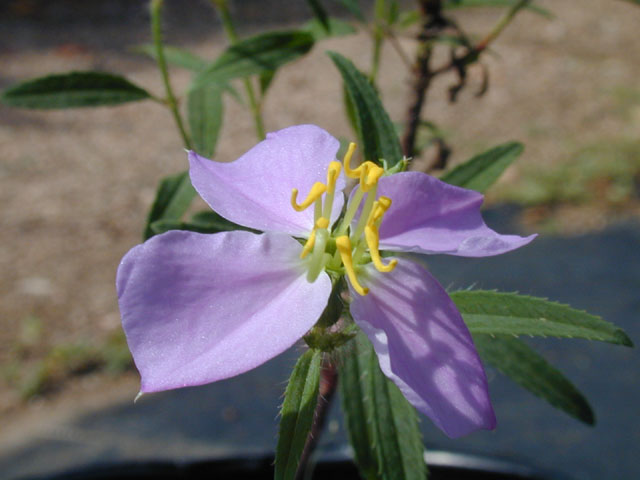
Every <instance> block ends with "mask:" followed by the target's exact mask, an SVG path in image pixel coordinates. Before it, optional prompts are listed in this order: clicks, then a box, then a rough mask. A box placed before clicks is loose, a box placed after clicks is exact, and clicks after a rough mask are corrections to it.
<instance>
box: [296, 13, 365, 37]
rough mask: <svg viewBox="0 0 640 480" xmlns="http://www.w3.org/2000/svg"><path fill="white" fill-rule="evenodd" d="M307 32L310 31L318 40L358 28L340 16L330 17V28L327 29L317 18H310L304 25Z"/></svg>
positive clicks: (347, 33)
mask: <svg viewBox="0 0 640 480" xmlns="http://www.w3.org/2000/svg"><path fill="white" fill-rule="evenodd" d="M300 28H301V29H302V30H304V31H305V32H309V33H310V34H311V35H312V36H313V38H314V40H315V41H316V42H318V41H320V40H324V39H325V38H329V37H342V36H344V35H351V34H352V33H356V29H355V28H353V27H352V26H351V24H349V23H347V22H345V21H344V20H340V19H339V18H329V30H328V31H327V30H325V28H324V27H323V26H322V24H321V23H320V22H319V21H318V19H317V18H314V19H312V20H309V21H308V22H306V23H305V24H304V25H302V27H300Z"/></svg>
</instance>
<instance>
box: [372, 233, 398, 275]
mask: <svg viewBox="0 0 640 480" xmlns="http://www.w3.org/2000/svg"><path fill="white" fill-rule="evenodd" d="M364 237H365V239H366V240H367V246H368V247H369V254H370V255H371V261H372V262H373V265H374V266H375V267H376V268H377V269H378V271H379V272H390V271H391V270H393V269H394V268H396V265H397V264H398V261H397V260H396V259H395V258H394V259H393V260H391V261H390V262H389V263H388V264H387V265H385V264H384V263H382V259H381V258H380V251H379V250H378V246H379V244H380V234H379V232H378V228H377V227H376V226H375V225H367V226H366V227H364Z"/></svg>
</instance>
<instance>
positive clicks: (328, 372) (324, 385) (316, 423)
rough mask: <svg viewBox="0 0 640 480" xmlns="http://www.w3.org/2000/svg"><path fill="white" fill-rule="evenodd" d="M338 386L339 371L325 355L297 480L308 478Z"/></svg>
mask: <svg viewBox="0 0 640 480" xmlns="http://www.w3.org/2000/svg"><path fill="white" fill-rule="evenodd" d="M337 386H338V370H337V368H336V366H335V365H334V364H333V362H331V360H330V359H329V356H328V355H326V354H325V359H324V364H323V365H322V371H321V372H320V391H319V393H318V403H317V404H316V411H315V413H314V418H313V425H312V426H311V431H310V432H309V436H308V437H307V441H306V443H305V445H304V449H303V450H302V454H301V455H300V461H299V463H298V471H297V472H296V476H295V480H302V479H303V478H306V475H305V473H306V471H307V466H308V464H309V459H310V458H311V455H312V454H313V452H314V451H315V448H316V446H317V445H318V441H319V439H320V435H321V434H322V431H323V429H324V426H325V423H326V420H327V414H328V413H329V407H330V406H331V401H332V399H333V397H334V395H335V393H336V388H337Z"/></svg>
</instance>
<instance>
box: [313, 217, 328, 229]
mask: <svg viewBox="0 0 640 480" xmlns="http://www.w3.org/2000/svg"><path fill="white" fill-rule="evenodd" d="M328 226H329V219H328V218H325V217H320V218H319V219H318V220H316V228H327V227H328Z"/></svg>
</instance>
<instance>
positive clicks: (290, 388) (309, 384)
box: [275, 349, 322, 480]
mask: <svg viewBox="0 0 640 480" xmlns="http://www.w3.org/2000/svg"><path fill="white" fill-rule="evenodd" d="M321 367H322V352H321V351H319V350H314V349H311V350H307V351H306V352H305V353H304V354H303V355H302V356H301V357H300V358H299V359H298V363H296V366H295V367H294V369H293V373H292V374H291V378H290V379H289V384H288V385H287V390H286V392H285V395H284V403H283V405H282V411H281V415H282V418H281V419H280V430H279V433H278V446H277V447H276V462H275V463H276V464H275V467H276V468H275V470H276V471H275V479H276V480H285V479H293V478H295V475H296V471H297V470H298V462H299V460H300V455H301V454H302V450H303V448H304V445H305V442H306V440H307V436H308V435H309V432H310V431H311V425H312V423H313V413H314V411H315V408H316V404H317V402H318V390H319V387H320V369H321Z"/></svg>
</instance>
